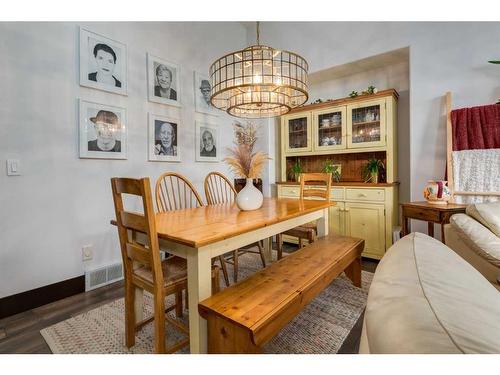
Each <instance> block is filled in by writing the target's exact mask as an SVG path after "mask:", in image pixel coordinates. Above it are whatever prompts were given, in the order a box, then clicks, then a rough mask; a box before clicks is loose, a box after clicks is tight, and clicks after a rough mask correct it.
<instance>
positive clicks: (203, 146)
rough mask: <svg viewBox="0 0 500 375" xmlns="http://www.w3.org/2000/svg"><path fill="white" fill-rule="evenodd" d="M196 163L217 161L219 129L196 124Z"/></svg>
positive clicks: (213, 126) (201, 123)
mask: <svg viewBox="0 0 500 375" xmlns="http://www.w3.org/2000/svg"><path fill="white" fill-rule="evenodd" d="M195 133H196V139H195V150H196V161H214V162H216V161H219V160H220V155H219V153H220V150H219V144H220V142H219V128H218V127H217V125H212V124H206V123H204V122H198V121H197V122H196V132H195Z"/></svg>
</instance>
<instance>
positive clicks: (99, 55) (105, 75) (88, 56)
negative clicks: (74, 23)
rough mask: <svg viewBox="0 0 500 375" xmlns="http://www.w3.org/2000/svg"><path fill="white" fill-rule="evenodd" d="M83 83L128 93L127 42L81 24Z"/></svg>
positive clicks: (81, 69) (105, 89)
mask: <svg viewBox="0 0 500 375" xmlns="http://www.w3.org/2000/svg"><path fill="white" fill-rule="evenodd" d="M80 86H86V87H91V88H94V89H99V90H104V91H109V92H113V93H115V94H121V95H127V46H126V45H125V44H123V43H121V42H117V41H116V40H113V39H109V38H106V37H104V36H102V35H99V34H96V33H93V32H91V31H88V30H85V29H83V28H80Z"/></svg>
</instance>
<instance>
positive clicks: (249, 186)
mask: <svg viewBox="0 0 500 375" xmlns="http://www.w3.org/2000/svg"><path fill="white" fill-rule="evenodd" d="M263 201H264V196H263V195H262V193H261V192H260V190H259V189H257V188H256V187H255V186H253V180H252V179H251V178H247V183H246V185H245V187H244V188H243V189H241V190H240V192H239V193H238V195H237V196H236V205H237V206H238V208H239V209H240V210H243V211H252V210H256V209H258V208H260V207H262V202H263Z"/></svg>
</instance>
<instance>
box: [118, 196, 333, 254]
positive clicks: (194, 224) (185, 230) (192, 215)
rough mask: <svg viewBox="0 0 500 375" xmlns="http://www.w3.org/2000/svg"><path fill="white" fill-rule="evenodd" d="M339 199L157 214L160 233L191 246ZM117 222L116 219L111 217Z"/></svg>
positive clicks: (267, 200)
mask: <svg viewBox="0 0 500 375" xmlns="http://www.w3.org/2000/svg"><path fill="white" fill-rule="evenodd" d="M334 205H335V202H327V201H321V200H299V199H288V198H279V199H278V198H264V203H263V205H262V207H261V208H259V209H258V210H254V211H241V210H240V209H239V208H238V207H236V205H234V204H232V205H230V204H218V205H212V206H203V207H198V208H191V209H184V210H176V211H169V212H164V213H158V214H156V230H157V232H158V237H160V238H163V239H165V240H170V241H173V242H177V243H180V244H184V245H188V246H191V247H195V248H197V247H201V246H205V245H208V244H211V243H214V242H217V241H221V240H224V239H227V238H231V237H234V236H236V235H239V234H242V233H246V232H250V231H252V230H256V229H259V228H263V227H265V226H268V225H271V224H275V223H279V222H282V221H285V220H288V219H292V218H294V217H298V216H301V215H305V214H308V213H310V212H314V211H318V210H322V209H325V208H328V207H330V206H334ZM111 223H112V224H114V225H116V220H112V221H111Z"/></svg>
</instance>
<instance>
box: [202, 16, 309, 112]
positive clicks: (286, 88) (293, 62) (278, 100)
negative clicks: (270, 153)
mask: <svg viewBox="0 0 500 375" xmlns="http://www.w3.org/2000/svg"><path fill="white" fill-rule="evenodd" d="M308 69H309V66H308V64H307V61H306V60H305V59H304V58H303V57H301V56H299V55H297V54H296V53H293V52H289V51H282V50H277V49H274V48H272V47H268V46H264V45H260V43H259V23H257V44H256V45H254V46H250V47H247V48H245V49H243V50H240V51H236V52H232V53H230V54H228V55H225V56H223V57H221V58H220V59H218V60H216V61H215V62H214V63H213V64H212V65H211V66H210V72H209V73H210V81H211V86H212V89H211V97H210V101H211V103H212V105H213V106H214V107H216V108H219V109H221V110H224V111H226V112H227V113H229V114H230V115H233V116H236V117H245V118H260V117H274V116H281V115H283V114H285V113H287V112H288V111H290V110H291V109H292V108H294V107H298V106H300V105H302V104H304V103H305V102H306V101H307V99H308V98H309V95H308V93H307V72H308Z"/></svg>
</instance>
